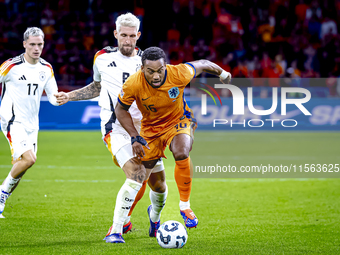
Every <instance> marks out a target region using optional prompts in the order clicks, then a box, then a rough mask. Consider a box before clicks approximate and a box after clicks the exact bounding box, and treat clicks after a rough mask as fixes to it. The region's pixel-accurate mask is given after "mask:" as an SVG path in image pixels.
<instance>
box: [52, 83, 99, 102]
mask: <svg viewBox="0 0 340 255" xmlns="http://www.w3.org/2000/svg"><path fill="white" fill-rule="evenodd" d="M101 87H102V86H101V84H100V82H97V81H93V82H92V83H90V84H89V85H87V86H85V87H84V88H81V89H77V90H73V91H71V92H68V93H65V92H59V93H57V94H55V97H56V98H57V103H58V104H59V105H63V104H66V103H67V102H68V101H78V100H86V99H91V98H95V97H97V96H99V94H100V89H101Z"/></svg>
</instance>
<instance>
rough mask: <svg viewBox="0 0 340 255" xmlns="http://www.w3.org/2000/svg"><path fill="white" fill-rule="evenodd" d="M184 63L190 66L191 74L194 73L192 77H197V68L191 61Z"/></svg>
mask: <svg viewBox="0 0 340 255" xmlns="http://www.w3.org/2000/svg"><path fill="white" fill-rule="evenodd" d="M184 65H185V66H186V67H187V68H188V70H189V72H190V74H191V75H192V77H191V79H193V78H195V77H196V68H195V67H194V66H193V65H192V64H190V63H185V64H184Z"/></svg>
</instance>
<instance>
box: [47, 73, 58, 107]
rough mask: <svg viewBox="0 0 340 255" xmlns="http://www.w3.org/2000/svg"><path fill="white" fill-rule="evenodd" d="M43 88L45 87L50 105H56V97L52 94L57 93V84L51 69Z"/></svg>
mask: <svg viewBox="0 0 340 255" xmlns="http://www.w3.org/2000/svg"><path fill="white" fill-rule="evenodd" d="M51 70H52V69H51ZM44 89H45V92H46V95H47V98H48V101H50V103H51V104H52V105H55V106H58V103H57V99H56V97H55V96H54V94H57V93H58V86H57V82H56V80H55V77H54V73H53V70H52V71H51V77H50V78H49V79H48V81H47V83H46V85H45V88H44Z"/></svg>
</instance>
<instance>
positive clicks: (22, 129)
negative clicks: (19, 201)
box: [0, 27, 58, 218]
mask: <svg viewBox="0 0 340 255" xmlns="http://www.w3.org/2000/svg"><path fill="white" fill-rule="evenodd" d="M23 46H24V48H25V53H23V54H21V55H20V56H17V57H14V58H12V59H9V60H7V61H5V62H4V63H3V64H2V65H1V67H0V83H2V95H1V106H0V118H1V130H2V132H3V133H4V135H5V137H6V138H7V140H8V143H9V145H10V148H11V154H12V164H13V167H12V169H11V171H10V172H9V174H8V176H7V178H6V179H5V180H4V182H3V183H2V185H1V186H0V217H1V218H4V216H3V215H2V212H3V211H4V208H5V202H6V200H7V198H8V197H9V196H10V195H11V193H12V192H13V191H14V189H15V188H16V186H17V185H18V183H19V181H20V179H21V177H22V176H23V175H24V174H25V173H26V171H27V169H29V168H30V167H31V166H32V165H33V164H34V163H35V161H36V159H37V156H36V155H37V150H38V144H37V141H38V130H39V119H38V114H39V108H40V98H41V95H42V93H43V91H44V90H45V92H46V94H47V97H48V100H49V101H50V103H51V104H53V105H55V106H58V103H57V101H56V97H55V96H54V94H56V93H58V87H57V83H56V80H55V78H54V73H53V69H52V66H51V65H50V64H49V63H48V62H46V61H45V60H43V59H42V58H40V55H41V52H42V50H43V47H44V33H43V31H42V30H41V29H40V28H37V27H30V28H27V30H26V32H25V33H24V42H23Z"/></svg>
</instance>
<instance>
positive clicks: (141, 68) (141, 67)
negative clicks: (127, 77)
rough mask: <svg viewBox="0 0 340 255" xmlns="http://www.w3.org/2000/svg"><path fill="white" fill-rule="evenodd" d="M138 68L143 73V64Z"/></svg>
mask: <svg viewBox="0 0 340 255" xmlns="http://www.w3.org/2000/svg"><path fill="white" fill-rule="evenodd" d="M140 70H141V71H142V73H144V66H143V64H142V65H141V66H140Z"/></svg>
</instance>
